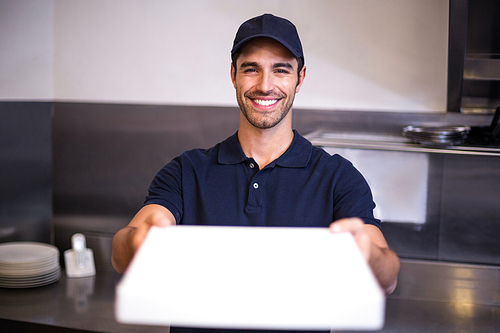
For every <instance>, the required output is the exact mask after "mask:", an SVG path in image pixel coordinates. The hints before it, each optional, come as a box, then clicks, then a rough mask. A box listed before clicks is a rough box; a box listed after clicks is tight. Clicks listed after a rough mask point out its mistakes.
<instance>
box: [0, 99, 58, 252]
mask: <svg viewBox="0 0 500 333" xmlns="http://www.w3.org/2000/svg"><path fill="white" fill-rule="evenodd" d="M51 131H52V117H51V104H50V103H43V102H0V161H1V162H0V242H7V241H38V242H45V243H50V241H51V220H52V132H51Z"/></svg>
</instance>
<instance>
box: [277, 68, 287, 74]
mask: <svg viewBox="0 0 500 333" xmlns="http://www.w3.org/2000/svg"><path fill="white" fill-rule="evenodd" d="M276 73H279V74H288V73H289V72H288V71H287V70H286V69H277V70H276Z"/></svg>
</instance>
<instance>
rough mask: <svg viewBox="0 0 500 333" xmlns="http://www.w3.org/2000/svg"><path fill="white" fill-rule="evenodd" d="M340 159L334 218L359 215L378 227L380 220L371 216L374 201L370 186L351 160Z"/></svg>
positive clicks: (367, 222)
mask: <svg viewBox="0 0 500 333" xmlns="http://www.w3.org/2000/svg"><path fill="white" fill-rule="evenodd" d="M342 160H343V161H342V163H341V166H340V170H339V171H340V172H339V178H338V180H337V182H336V186H335V187H336V188H335V195H334V214H335V218H336V219H340V218H346V217H359V218H361V219H362V220H363V221H364V222H365V223H366V224H372V225H375V226H377V227H378V228H380V220H378V219H376V218H375V217H374V216H373V209H374V208H375V203H374V201H373V196H372V192H371V190H370V186H369V185H368V183H367V182H366V180H365V178H364V177H363V175H362V174H361V173H360V172H359V171H358V170H357V169H356V168H355V167H354V166H353V165H352V163H351V162H349V161H348V160H346V159H344V158H342Z"/></svg>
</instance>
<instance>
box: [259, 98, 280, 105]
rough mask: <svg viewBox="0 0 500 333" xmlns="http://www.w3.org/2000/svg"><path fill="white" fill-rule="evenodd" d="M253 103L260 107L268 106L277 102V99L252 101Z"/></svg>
mask: <svg viewBox="0 0 500 333" xmlns="http://www.w3.org/2000/svg"><path fill="white" fill-rule="evenodd" d="M253 101H254V102H255V103H257V104H259V105H262V106H269V105H272V104H274V103H276V102H278V100H277V99H254V100H253Z"/></svg>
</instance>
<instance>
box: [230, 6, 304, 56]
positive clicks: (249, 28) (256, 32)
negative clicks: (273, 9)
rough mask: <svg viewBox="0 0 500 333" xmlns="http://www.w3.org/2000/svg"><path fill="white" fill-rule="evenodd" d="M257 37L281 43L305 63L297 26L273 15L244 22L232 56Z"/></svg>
mask: <svg viewBox="0 0 500 333" xmlns="http://www.w3.org/2000/svg"><path fill="white" fill-rule="evenodd" d="M257 37H268V38H272V39H274V40H276V41H278V42H280V43H281V44H283V46H285V47H286V48H287V49H288V50H289V51H290V52H291V53H292V54H293V55H294V56H295V57H297V58H301V59H302V61H303V62H304V53H303V51H302V44H301V43H300V38H299V34H298V33H297V29H296V28H295V25H293V23H292V22H290V21H288V20H287V19H284V18H281V17H277V16H274V15H272V14H264V15H261V16H257V17H254V18H251V19H249V20H248V21H246V22H244V23H243V24H242V25H241V26H240V28H239V29H238V32H237V33H236V37H235V38H234V42H233V49H232V50H231V54H234V53H236V52H237V51H238V50H239V49H240V48H241V47H242V46H243V44H245V43H246V42H248V41H250V40H252V39H254V38H257Z"/></svg>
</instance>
